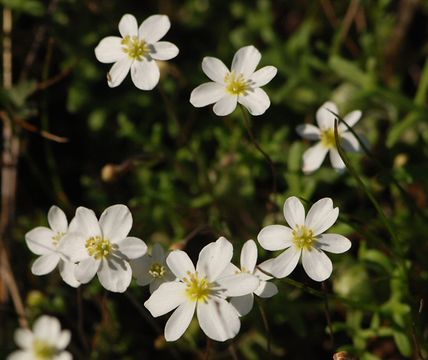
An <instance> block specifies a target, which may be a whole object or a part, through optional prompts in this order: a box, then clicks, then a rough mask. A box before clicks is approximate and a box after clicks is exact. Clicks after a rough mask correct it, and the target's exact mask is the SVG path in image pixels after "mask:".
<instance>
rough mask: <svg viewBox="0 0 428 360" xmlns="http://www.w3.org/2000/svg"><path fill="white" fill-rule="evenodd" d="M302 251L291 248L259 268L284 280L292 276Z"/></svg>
mask: <svg viewBox="0 0 428 360" xmlns="http://www.w3.org/2000/svg"><path fill="white" fill-rule="evenodd" d="M300 253H301V251H300V250H298V249H296V248H295V247H294V246H291V247H290V248H288V249H287V250H285V251H284V252H283V253H282V254H281V255H279V256H277V257H276V258H274V259H270V260H267V261H265V262H263V263H261V264H260V265H259V266H258V267H259V268H260V269H261V270H263V271H265V272H267V273H268V274H272V275H273V276H275V277H276V278H279V279H281V278H284V277H286V276H288V275H290V274H291V272H292V271H293V270H294V269H295V268H296V266H297V263H298V262H299V258H300Z"/></svg>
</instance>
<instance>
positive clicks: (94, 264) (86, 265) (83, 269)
mask: <svg viewBox="0 0 428 360" xmlns="http://www.w3.org/2000/svg"><path fill="white" fill-rule="evenodd" d="M100 265H101V262H100V261H99V260H95V259H94V258H93V257H89V258H87V259H85V260H83V261H81V262H80V263H78V264H77V267H76V269H75V271H74V276H75V277H76V280H77V281H79V282H81V283H82V284H86V283H87V282H89V281H91V280H92V279H93V277H94V276H95V274H96V273H97V271H98V269H99V267H100Z"/></svg>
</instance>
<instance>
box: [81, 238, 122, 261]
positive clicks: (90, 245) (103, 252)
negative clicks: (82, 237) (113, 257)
mask: <svg viewBox="0 0 428 360" xmlns="http://www.w3.org/2000/svg"><path fill="white" fill-rule="evenodd" d="M85 247H86V250H87V251H88V254H89V255H91V256H93V257H94V258H95V259H97V260H100V259H102V258H105V257H107V256H109V255H110V254H111V253H112V252H113V251H114V250H117V245H116V244H112V243H111V242H110V241H109V240H107V239H104V238H103V237H101V236H92V237H90V238H89V239H88V240H86V244H85Z"/></svg>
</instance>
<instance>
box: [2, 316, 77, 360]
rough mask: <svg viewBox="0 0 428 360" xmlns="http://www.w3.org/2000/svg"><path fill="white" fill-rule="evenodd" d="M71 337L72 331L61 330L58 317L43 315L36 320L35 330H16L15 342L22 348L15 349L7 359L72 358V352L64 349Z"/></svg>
mask: <svg viewBox="0 0 428 360" xmlns="http://www.w3.org/2000/svg"><path fill="white" fill-rule="evenodd" d="M70 339H71V333H70V331H68V330H61V324H60V323H59V321H58V319H56V318H54V317H51V316H47V315H43V316H41V317H39V318H38V319H37V320H36V321H35V323H34V326H33V331H31V330H29V329H17V330H16V331H15V343H16V344H17V345H18V346H19V347H20V348H21V350H17V351H14V352H13V353H12V354H10V355H9V356H8V357H7V360H71V359H73V357H72V356H71V354H70V353H69V352H68V351H64V349H65V348H66V347H67V346H68V344H69V343H70Z"/></svg>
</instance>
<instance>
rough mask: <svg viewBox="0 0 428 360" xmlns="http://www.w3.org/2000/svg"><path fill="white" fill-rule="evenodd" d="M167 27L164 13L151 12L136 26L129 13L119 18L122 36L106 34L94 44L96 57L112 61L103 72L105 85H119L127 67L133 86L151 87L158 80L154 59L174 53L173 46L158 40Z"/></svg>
mask: <svg viewBox="0 0 428 360" xmlns="http://www.w3.org/2000/svg"><path fill="white" fill-rule="evenodd" d="M170 27H171V23H170V21H169V18H168V16H166V15H152V16H150V17H148V18H147V19H146V20H144V21H143V23H142V24H141V25H140V27H138V24H137V20H136V19H135V17H134V16H133V15H130V14H125V15H123V16H122V19H121V20H120V22H119V32H120V35H121V36H122V37H118V36H108V37H106V38H104V39H102V40H101V41H100V43H99V44H98V46H97V47H96V48H95V56H96V57H97V59H98V61H100V62H102V63H106V64H108V63H114V65H113V66H112V68H111V69H110V71H109V73H108V74H107V82H108V85H109V86H110V87H115V86H118V85H120V84H121V83H122V81H123V79H125V77H126V75H127V74H128V72H129V69H131V78H132V81H133V82H134V84H135V86H136V87H137V88H139V89H141V90H151V89H153V88H154V87H155V86H156V85H157V83H158V82H159V67H158V65H157V64H156V61H155V60H170V59H172V58H174V57H176V56H177V54H178V48H177V46H175V45H174V44H172V43H170V42H167V41H159V40H160V39H161V38H163V37H164V36H165V34H166V33H167V32H168V30H169V28H170Z"/></svg>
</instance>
